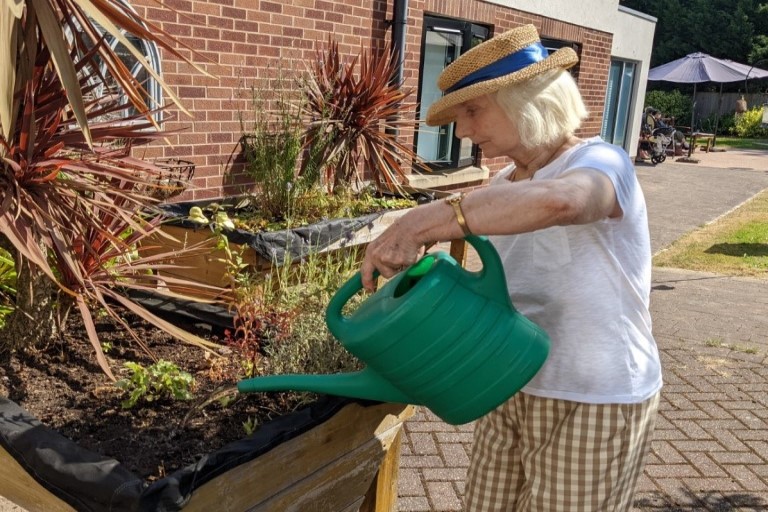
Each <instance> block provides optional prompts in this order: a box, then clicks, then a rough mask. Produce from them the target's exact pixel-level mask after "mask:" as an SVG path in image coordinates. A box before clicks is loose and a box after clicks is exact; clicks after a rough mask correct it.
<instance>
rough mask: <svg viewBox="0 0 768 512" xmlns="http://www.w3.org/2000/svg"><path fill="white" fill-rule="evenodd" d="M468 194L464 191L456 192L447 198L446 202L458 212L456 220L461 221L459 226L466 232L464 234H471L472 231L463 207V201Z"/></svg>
mask: <svg viewBox="0 0 768 512" xmlns="http://www.w3.org/2000/svg"><path fill="white" fill-rule="evenodd" d="M465 195H466V194H465V193H464V192H456V193H455V194H451V195H450V196H448V197H446V198H445V202H446V203H448V204H449V205H451V206H452V207H453V211H454V213H455V214H456V222H458V223H459V227H460V228H461V230H462V231H463V232H464V236H467V235H471V234H472V232H471V231H470V230H469V226H467V219H466V218H464V212H463V211H462V209H461V201H462V200H463V199H464V196H465Z"/></svg>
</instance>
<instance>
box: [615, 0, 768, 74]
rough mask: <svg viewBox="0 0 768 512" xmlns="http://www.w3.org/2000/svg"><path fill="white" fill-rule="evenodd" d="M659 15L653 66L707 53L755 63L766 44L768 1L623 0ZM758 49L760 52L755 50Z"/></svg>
mask: <svg viewBox="0 0 768 512" xmlns="http://www.w3.org/2000/svg"><path fill="white" fill-rule="evenodd" d="M620 3H621V4H622V5H625V6H626V7H629V8H631V9H635V10H638V11H641V12H644V13H647V14H650V15H652V16H654V17H656V18H657V20H658V22H657V24H656V33H655V36H654V44H653V54H652V56H651V66H658V65H660V64H664V63H665V62H670V61H672V60H675V59H678V58H680V57H683V56H685V55H688V54H689V53H693V52H703V53H708V54H710V55H712V56H714V57H719V58H726V59H731V60H734V61H737V62H754V60H753V59H754V56H757V55H758V54H761V53H760V52H761V51H762V50H760V49H761V48H764V47H765V46H766V42H765V34H766V33H768V32H766V28H768V27H766V25H768V19H766V18H767V17H768V13H767V12H768V4H765V3H762V4H761V3H759V2H757V1H756V0H735V1H734V0H621V1H620ZM755 52H757V53H755Z"/></svg>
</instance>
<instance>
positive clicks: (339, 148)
mask: <svg viewBox="0 0 768 512" xmlns="http://www.w3.org/2000/svg"><path fill="white" fill-rule="evenodd" d="M358 65H359V66H358ZM396 73H397V67H396V61H395V59H394V57H392V56H391V54H390V52H389V48H387V47H385V48H383V49H382V50H381V52H380V53H377V52H374V51H372V50H371V51H361V54H360V55H358V56H356V57H354V58H352V59H351V60H349V59H348V60H346V61H345V59H344V58H343V56H342V55H341V52H340V51H339V45H338V43H337V42H336V41H333V40H331V39H329V41H328V44H327V45H326V47H325V49H322V48H319V49H318V50H317V54H316V57H315V59H314V60H313V61H312V63H311V64H310V66H309V72H308V73H307V75H306V77H305V81H304V83H303V84H302V89H303V92H304V94H305V96H306V102H305V103H303V108H304V114H305V117H306V118H307V119H308V124H307V128H306V132H305V141H304V146H305V147H308V148H312V147H315V148H316V152H317V153H319V154H318V155H317V157H318V161H320V162H324V163H325V165H324V168H323V180H324V184H325V186H326V187H327V189H328V190H329V191H330V192H335V191H336V190H337V189H339V188H344V187H348V186H349V185H350V184H351V183H353V182H354V181H357V182H361V181H362V180H363V179H365V177H370V178H371V179H372V180H373V182H374V183H375V184H376V186H377V187H378V188H379V189H380V190H388V191H398V192H402V185H403V183H404V182H405V180H406V179H407V178H406V175H405V171H404V168H405V166H406V165H413V166H415V167H417V168H420V169H426V166H424V165H423V163H422V161H421V159H420V158H419V157H418V155H417V154H416V153H415V152H414V151H413V149H412V148H411V147H410V146H408V145H406V144H405V143H403V142H400V141H399V140H398V139H397V137H396V136H395V135H394V133H395V132H397V130H404V129H406V128H407V129H410V130H413V121H407V120H406V119H403V118H402V117H401V116H402V114H403V113H404V112H407V111H409V110H411V107H410V106H409V105H407V104H406V100H407V98H408V96H409V95H410V94H411V92H412V91H411V90H404V89H403V88H402V84H400V83H397V81H396V77H397V74H396ZM313 162H314V159H308V160H305V161H304V162H302V168H301V173H302V174H305V173H307V172H309V171H310V170H311V169H310V167H309V166H311V164H312V163H313Z"/></svg>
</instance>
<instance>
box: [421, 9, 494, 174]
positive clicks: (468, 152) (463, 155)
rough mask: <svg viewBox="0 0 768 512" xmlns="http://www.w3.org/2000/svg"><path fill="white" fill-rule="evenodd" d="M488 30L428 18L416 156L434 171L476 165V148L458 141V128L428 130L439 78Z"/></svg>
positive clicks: (437, 92) (448, 125)
mask: <svg viewBox="0 0 768 512" xmlns="http://www.w3.org/2000/svg"><path fill="white" fill-rule="evenodd" d="M488 32H489V31H488V28H486V27H482V26H479V25H474V24H472V23H469V22H465V21H459V20H451V19H445V18H435V17H432V16H427V17H425V18H424V36H423V40H422V47H421V74H420V87H419V100H418V101H419V105H420V107H419V130H418V132H417V134H416V152H417V153H418V155H419V156H420V157H422V158H423V159H424V160H425V161H426V162H428V163H429V165H430V167H433V168H435V169H449V168H457V167H460V166H465V165H470V164H472V163H474V161H475V148H474V146H473V144H472V142H471V141H470V140H469V139H462V140H459V139H456V138H455V137H454V124H453V123H451V124H447V125H443V126H427V125H426V124H425V120H426V117H427V111H428V110H429V107H430V106H431V105H432V103H434V102H435V101H437V100H438V99H440V98H441V97H442V95H443V93H442V91H440V89H439V88H438V87H437V77H438V76H440V73H442V71H443V69H445V67H446V66H448V65H449V64H450V63H452V62H453V61H455V60H456V59H457V58H458V57H459V56H460V55H461V54H462V53H464V52H466V51H467V50H469V49H470V48H472V47H473V46H475V45H477V44H479V43H481V42H482V41H485V40H486V39H487V38H488Z"/></svg>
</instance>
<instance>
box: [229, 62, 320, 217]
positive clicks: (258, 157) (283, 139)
mask: <svg viewBox="0 0 768 512" xmlns="http://www.w3.org/2000/svg"><path fill="white" fill-rule="evenodd" d="M288 83H289V80H288V79H287V78H286V77H285V76H284V75H283V73H282V71H280V73H279V74H278V76H277V77H276V78H274V79H272V80H265V81H264V84H263V86H260V87H257V86H251V98H250V99H251V111H250V113H249V115H250V116H251V117H252V120H251V121H250V123H247V122H246V121H245V116H244V115H243V114H242V113H241V114H240V123H241V129H242V130H243V138H242V142H243V149H244V153H245V157H246V159H247V164H246V166H245V172H246V174H248V176H249V177H251V178H252V179H253V181H254V182H255V183H256V185H257V187H258V191H257V193H256V195H257V201H258V204H259V208H260V209H261V210H262V211H264V212H265V213H266V214H268V215H269V216H270V217H271V218H273V219H284V218H290V217H291V215H292V212H293V209H294V207H295V206H296V203H297V199H298V198H299V197H301V196H302V195H303V194H305V193H306V192H307V191H308V190H311V189H312V187H314V186H315V185H316V184H317V182H318V179H319V174H318V173H316V172H309V173H305V174H303V175H301V176H298V175H297V171H298V163H299V158H300V156H301V154H302V138H303V137H302V133H303V131H304V127H303V122H302V118H301V109H302V107H301V102H302V97H301V94H300V93H298V92H293V93H292V92H291V90H290V89H289V88H288V85H287V84H288ZM307 154H309V153H307ZM307 165H309V164H307Z"/></svg>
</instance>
